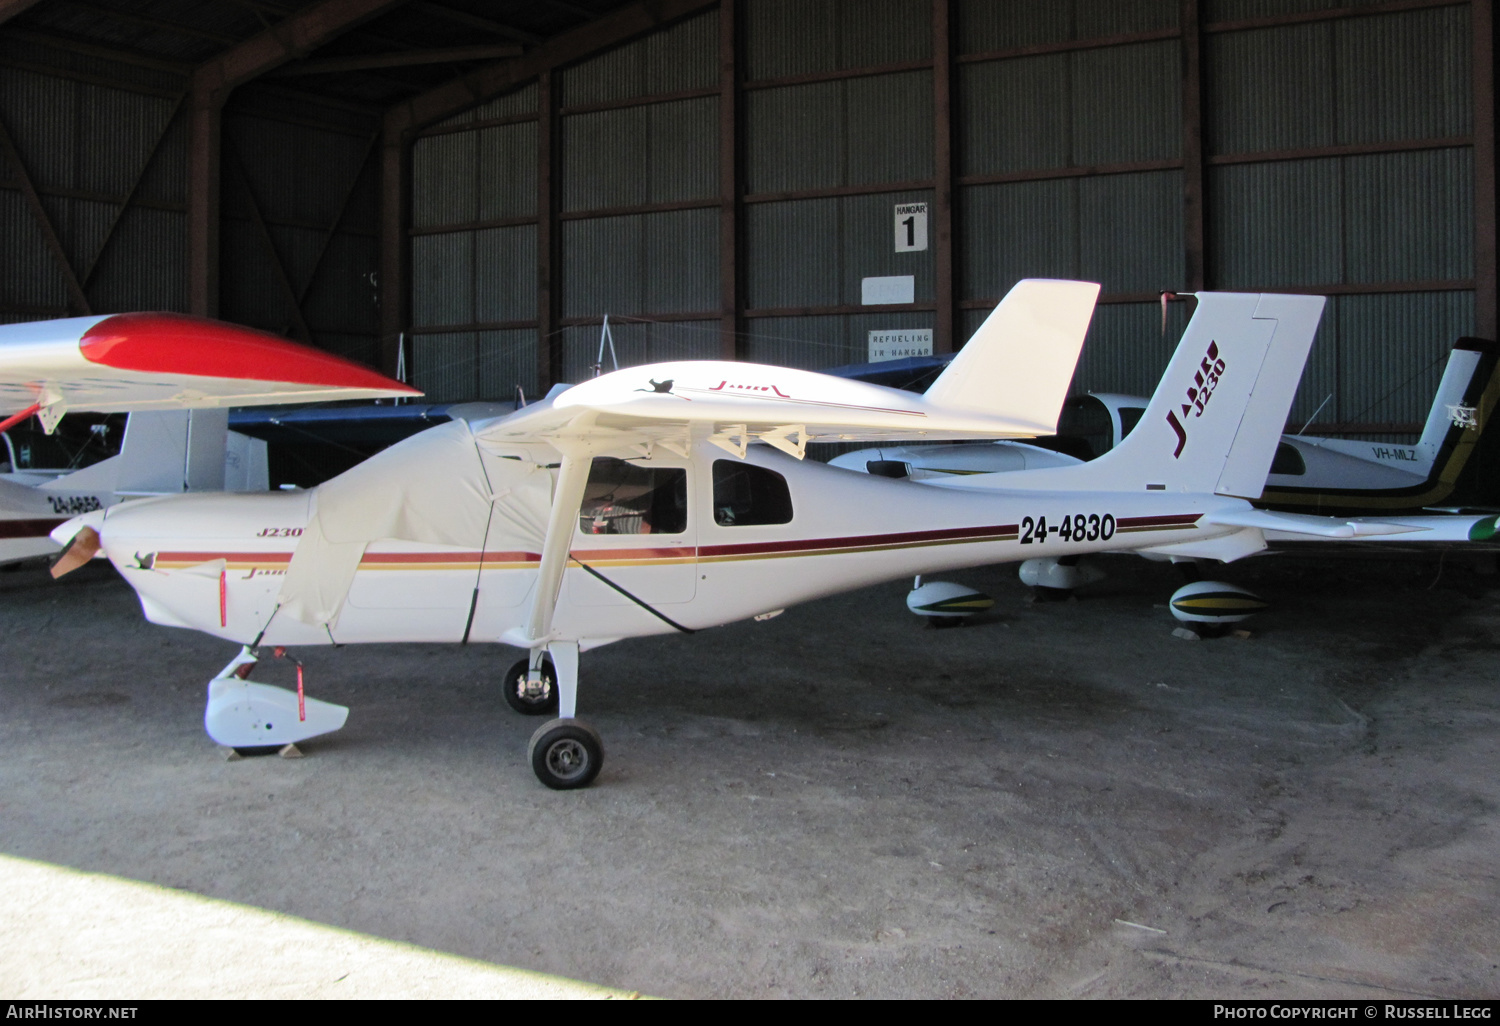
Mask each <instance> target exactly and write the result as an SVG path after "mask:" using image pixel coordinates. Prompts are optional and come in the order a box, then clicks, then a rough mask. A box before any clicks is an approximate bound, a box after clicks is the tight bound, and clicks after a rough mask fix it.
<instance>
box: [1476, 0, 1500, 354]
mask: <svg viewBox="0 0 1500 1026" xmlns="http://www.w3.org/2000/svg"><path fill="white" fill-rule="evenodd" d="M1469 10H1470V19H1471V28H1472V33H1473V47H1474V61H1473V64H1474V72H1473V73H1474V330H1475V331H1476V332H1478V333H1479V335H1480V336H1482V337H1484V338H1490V339H1493V338H1496V337H1497V332H1500V324H1497V320H1500V318H1497V310H1496V305H1497V299H1496V295H1495V292H1496V287H1497V284H1500V283H1497V280H1496V277H1497V276H1496V239H1495V235H1496V224H1495V220H1496V218H1495V206H1496V198H1495V7H1494V3H1493V0H1473V2H1472V4H1471V5H1470V8H1469Z"/></svg>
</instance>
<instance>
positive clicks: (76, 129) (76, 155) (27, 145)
mask: <svg viewBox="0 0 1500 1026" xmlns="http://www.w3.org/2000/svg"><path fill="white" fill-rule="evenodd" d="M7 45H13V44H7ZM0 51H3V48H0ZM30 56H31V57H32V58H33V59H35V58H36V56H37V55H36V54H34V53H33V54H31V55H30ZM3 59H4V53H3V52H0V60H3ZM139 77H140V75H139V74H137V75H135V76H127V77H126V78H125V79H124V81H125V82H127V83H129V82H131V81H132V79H133V78H139ZM157 77H160V76H157ZM139 89H140V91H137V90H135V89H132V88H130V87H129V86H128V85H127V86H126V87H124V88H110V87H106V86H104V85H99V84H95V83H92V82H84V81H74V80H71V79H67V78H62V77H58V76H55V75H48V74H45V73H43V72H42V71H40V70H31V69H22V68H17V67H10V66H4V65H3V64H0V120H3V121H4V124H5V126H6V128H7V129H8V130H9V132H10V135H11V137H12V139H13V141H14V142H15V146H16V149H17V150H18V151H19V154H20V157H21V160H22V161H23V162H24V164H25V167H26V172H27V174H28V175H29V176H30V178H31V181H32V183H33V185H34V186H35V188H36V189H37V192H38V193H39V194H40V197H41V201H42V206H43V208H44V209H45V211H46V213H47V217H48V218H49V220H50V221H51V223H52V225H53V228H54V230H55V231H56V233H57V235H58V238H59V240H60V242H61V243H62V247H63V249H64V250H65V252H66V254H67V260H68V263H69V264H70V265H71V266H72V269H73V272H74V274H75V275H76V276H77V278H78V279H79V280H80V281H81V282H82V284H83V286H84V293H85V295H86V296H87V297H88V301H89V305H90V307H91V308H92V309H93V310H94V311H95V312H114V311H121V310H139V309H158V310H182V309H185V308H186V305H187V294H186V280H187V279H186V248H187V247H186V237H185V224H186V199H187V196H186V192H187V186H186V159H187V156H186V155H187V147H186V118H185V117H182V116H181V114H180V112H179V109H178V102H177V97H176V96H174V95H171V94H170V93H169V92H168V91H167V90H165V89H162V88H158V87H156V85H154V84H142V85H140V87H139ZM101 153H107V154H109V159H107V160H101V159H99V155H100V154H101ZM143 171H144V172H145V177H144V178H143V179H142V180H141V183H140V185H139V186H138V187H137V188H136V195H135V201H134V202H133V203H132V204H131V206H130V207H129V208H128V209H126V208H125V206H124V204H125V200H126V198H127V197H128V196H130V194H131V190H132V187H134V186H135V184H136V179H137V177H139V176H140V175H141V174H142V172H143ZM0 265H3V266H4V267H5V274H4V275H3V276H0V315H3V316H5V318H6V320H7V321H24V320H37V319H43V318H47V317H65V316H69V315H70V314H72V313H76V312H78V311H76V310H73V309H71V308H70V303H69V292H68V288H67V286H66V284H65V282H66V278H65V275H64V272H63V271H62V269H61V268H60V267H59V265H58V263H57V260H56V258H55V256H54V255H53V253H52V252H51V250H50V249H49V248H48V246H47V244H46V241H45V236H44V235H43V233H42V230H41V228H40V227H39V225H38V222H37V218H36V215H35V212H34V211H33V210H32V209H31V208H30V206H29V205H28V204H27V202H26V198H25V196H24V195H23V193H22V192H21V186H20V179H19V176H18V175H17V174H16V173H15V169H14V168H13V167H12V166H11V165H10V163H9V162H8V161H6V160H4V159H3V158H0Z"/></svg>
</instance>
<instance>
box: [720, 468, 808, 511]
mask: <svg viewBox="0 0 1500 1026" xmlns="http://www.w3.org/2000/svg"><path fill="white" fill-rule="evenodd" d="M791 521H792V493H791V492H790V491H789V490H788V489H787V486H786V478H784V477H782V476H781V475H780V474H778V473H776V472H775V471H774V470H767V469H766V468H765V467H757V466H756V465H755V464H753V463H742V462H740V461H739V460H715V461H714V523H716V524H718V525H719V526H720V527H753V526H755V525H758V524H789V523H791Z"/></svg>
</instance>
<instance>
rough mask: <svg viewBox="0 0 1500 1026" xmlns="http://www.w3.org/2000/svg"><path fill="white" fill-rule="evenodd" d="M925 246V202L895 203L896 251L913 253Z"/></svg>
mask: <svg viewBox="0 0 1500 1026" xmlns="http://www.w3.org/2000/svg"><path fill="white" fill-rule="evenodd" d="M926 248H927V204H926V203H897V204H896V252H897V253H915V252H918V251H919V250H924V249H926Z"/></svg>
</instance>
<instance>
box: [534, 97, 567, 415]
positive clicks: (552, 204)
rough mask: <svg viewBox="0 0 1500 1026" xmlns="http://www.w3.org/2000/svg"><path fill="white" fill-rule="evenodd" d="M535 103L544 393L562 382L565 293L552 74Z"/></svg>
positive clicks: (539, 368)
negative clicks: (537, 111)
mask: <svg viewBox="0 0 1500 1026" xmlns="http://www.w3.org/2000/svg"><path fill="white" fill-rule="evenodd" d="M537 105H538V107H539V108H540V110H541V118H540V120H539V121H538V122H537V131H536V160H537V175H536V189H537V193H536V216H537V222H536V344H537V350H536V352H537V356H536V379H537V385H538V386H539V387H540V388H541V389H542V390H543V392H545V391H546V390H547V389H549V388H551V387H552V386H553V384H555V383H556V382H558V381H560V380H562V376H563V375H562V362H563V361H562V339H561V338H559V337H558V336H557V330H558V323H557V322H558V320H559V318H560V315H561V313H562V289H561V281H560V280H559V278H560V276H559V275H558V273H557V271H558V259H557V251H558V245H557V243H558V238H557V233H558V229H559V227H560V225H559V222H558V219H557V209H558V207H559V205H560V204H559V203H558V193H559V192H560V191H561V190H560V189H558V188H557V186H556V185H555V184H554V183H553V180H552V179H553V176H554V174H556V173H557V171H558V169H559V167H560V165H559V163H558V160H557V150H558V145H557V143H558V135H559V129H560V128H561V127H562V126H561V125H559V124H558V118H557V83H556V82H555V81H554V80H553V74H552V72H551V71H544V72H542V73H541V74H540V75H538V76H537Z"/></svg>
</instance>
